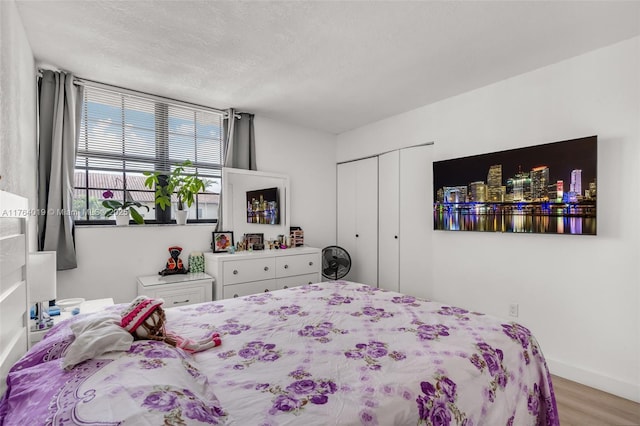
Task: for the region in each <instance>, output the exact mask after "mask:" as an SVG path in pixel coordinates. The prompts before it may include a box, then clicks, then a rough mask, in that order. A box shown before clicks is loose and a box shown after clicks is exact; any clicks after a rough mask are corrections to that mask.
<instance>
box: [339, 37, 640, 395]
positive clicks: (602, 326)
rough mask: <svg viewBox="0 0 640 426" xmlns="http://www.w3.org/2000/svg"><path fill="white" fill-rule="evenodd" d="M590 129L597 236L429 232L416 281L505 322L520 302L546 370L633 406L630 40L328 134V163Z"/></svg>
mask: <svg viewBox="0 0 640 426" xmlns="http://www.w3.org/2000/svg"><path fill="white" fill-rule="evenodd" d="M420 89H422V90H429V87H428V82H425V87H424V88H418V89H417V90H420ZM594 134H595V135H598V144H599V147H598V235H597V236H568V235H522V234H498V233H480V232H478V233H474V232H445V231H439V232H433V231H431V233H432V235H431V237H432V239H431V241H432V242H433V259H432V262H431V263H432V265H433V270H432V274H431V276H427V277H425V286H430V287H431V294H430V296H431V297H432V298H433V299H435V300H441V301H444V302H446V303H451V304H455V305H458V306H462V307H467V308H471V309H474V310H478V311H483V312H486V313H490V314H494V315H497V316H501V317H505V318H507V313H508V305H509V304H510V303H518V304H519V305H520V317H519V318H518V321H520V322H521V323H522V324H524V325H525V326H527V327H529V328H530V329H531V330H532V331H533V332H534V334H535V335H536V336H537V338H538V340H539V342H540V344H541V346H542V349H543V351H544V353H545V355H546V357H547V359H548V361H549V365H550V368H551V371H552V373H555V374H558V375H560V376H564V377H567V378H569V379H572V380H575V381H578V382H582V383H585V384H587V385H591V386H594V387H597V388H600V389H603V390H605V391H609V392H612V393H615V394H618V395H621V396H623V397H626V398H629V399H634V400H636V401H640V318H639V312H640V292H639V288H640V274H639V272H638V262H639V261H640V232H639V230H638V225H637V223H638V219H637V216H638V214H639V212H640V201H639V200H640V197H638V195H637V192H638V190H637V189H638V185H639V184H640V161H639V160H640V38H637V37H636V38H634V39H631V40H628V41H625V42H622V43H618V44H616V45H613V46H610V47H607V48H603V49H600V50H596V51H593V52H590V53H588V54H585V55H582V56H579V57H576V58H572V59H569V60H566V61H563V62H560V63H558V64H555V65H551V66H548V67H545V68H542V69H539V70H536V71H534V72H530V73H527V74H524V75H521V76H517V77H514V78H510V79H508V80H504V81H502V82H499V83H496V84H493V85H490V86H487V87H484V88H481V89H478V90H474V91H471V92H468V93H465V94H462V95H460V96H456V97H453V98H450V99H447V100H444V101H441V102H438V103H435V104H432V105H428V106H424V107H421V108H419V109H416V110H413V111H409V112H407V113H404V114H401V115H398V116H394V117H390V118H388V119H385V120H382V121H380V122H377V123H373V124H371V125H368V126H364V127H362V128H359V129H356V130H353V131H350V132H347V133H344V134H341V135H338V147H337V159H338V161H345V160H349V159H353V158H358V157H362V156H366V155H371V154H376V153H379V152H383V151H386V150H390V149H394V148H398V147H401V146H409V145H414V144H417V143H423V142H427V141H435V145H434V146H433V157H432V158H433V160H434V161H437V160H443V159H449V158H456V157H462V156H468V155H474V154H481V153H487V152H493V151H499V150H504V149H511V148H518V147H523V146H529V145H536V144H541V143H547V142H555V141H561V140H566V139H572V138H578V137H582V136H590V135H594ZM425 167H429V168H431V164H425ZM425 240H429V238H425Z"/></svg>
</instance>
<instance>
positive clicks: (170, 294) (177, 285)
mask: <svg viewBox="0 0 640 426" xmlns="http://www.w3.org/2000/svg"><path fill="white" fill-rule="evenodd" d="M142 295H144V296H148V297H152V298H161V299H163V300H164V306H165V307H166V308H171V307H174V306H183V305H191V304H193V303H201V302H210V301H212V300H213V278H212V277H211V276H209V275H207V274H205V273H204V272H197V273H189V274H176V275H167V276H164V277H163V276H162V275H147V276H143V277H138V296H142Z"/></svg>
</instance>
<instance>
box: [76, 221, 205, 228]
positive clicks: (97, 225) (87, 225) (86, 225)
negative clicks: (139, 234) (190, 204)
mask: <svg viewBox="0 0 640 426" xmlns="http://www.w3.org/2000/svg"><path fill="white" fill-rule="evenodd" d="M212 225H213V226H215V225H216V222H193V223H187V224H186V225H178V224H177V223H144V224H142V225H138V224H137V223H131V224H129V225H128V226H118V225H116V224H115V223H77V222H76V223H75V225H74V226H76V227H78V228H105V227H110V228H141V227H144V228H148V227H165V226H212Z"/></svg>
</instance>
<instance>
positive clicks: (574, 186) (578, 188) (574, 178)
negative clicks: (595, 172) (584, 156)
mask: <svg viewBox="0 0 640 426" xmlns="http://www.w3.org/2000/svg"><path fill="white" fill-rule="evenodd" d="M569 192H574V193H575V194H576V195H578V196H580V195H582V170H580V169H576V170H572V171H571V185H570V186H569Z"/></svg>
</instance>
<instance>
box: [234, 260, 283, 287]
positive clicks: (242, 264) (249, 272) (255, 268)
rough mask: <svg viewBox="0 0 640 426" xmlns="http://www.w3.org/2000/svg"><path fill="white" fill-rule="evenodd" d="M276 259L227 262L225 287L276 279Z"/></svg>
mask: <svg viewBox="0 0 640 426" xmlns="http://www.w3.org/2000/svg"><path fill="white" fill-rule="evenodd" d="M275 266H276V262H275V259H274V258H268V257H267V258H260V259H243V260H237V261H230V262H225V263H224V267H223V276H224V285H225V286H226V285H229V284H237V283H246V282H249V281H259V280H268V279H271V278H275V277H276V269H275Z"/></svg>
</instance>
